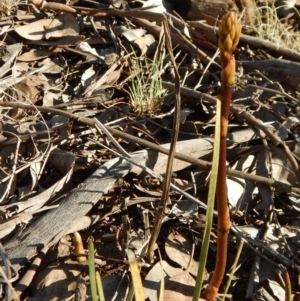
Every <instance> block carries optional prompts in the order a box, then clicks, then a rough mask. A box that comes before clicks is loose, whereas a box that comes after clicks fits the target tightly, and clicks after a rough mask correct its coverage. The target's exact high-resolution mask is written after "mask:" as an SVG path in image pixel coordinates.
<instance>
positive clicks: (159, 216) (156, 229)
mask: <svg viewBox="0 0 300 301" xmlns="http://www.w3.org/2000/svg"><path fill="white" fill-rule="evenodd" d="M163 25H164V26H163V28H164V32H165V35H166V47H167V49H168V52H169V55H170V59H171V61H172V65H173V68H174V73H175V99H176V101H175V112H174V117H173V131H172V140H171V145H170V151H169V156H168V162H167V168H166V173H165V179H164V182H163V192H162V196H161V200H160V202H159V206H158V210H157V212H156V215H155V220H154V224H153V228H152V233H151V236H150V240H149V244H148V250H147V253H146V257H147V258H148V260H149V261H152V260H153V257H154V249H155V244H156V241H157V238H158V235H159V233H160V229H161V224H162V221H163V218H164V214H165V208H166V204H167V201H168V199H169V193H170V184H171V177H172V167H173V161H174V158H175V149H176V143H177V139H178V132H179V124H180V77H179V73H178V69H177V65H176V62H175V58H174V55H173V49H172V41H171V32H170V24H169V22H167V21H166V20H164V22H163Z"/></svg>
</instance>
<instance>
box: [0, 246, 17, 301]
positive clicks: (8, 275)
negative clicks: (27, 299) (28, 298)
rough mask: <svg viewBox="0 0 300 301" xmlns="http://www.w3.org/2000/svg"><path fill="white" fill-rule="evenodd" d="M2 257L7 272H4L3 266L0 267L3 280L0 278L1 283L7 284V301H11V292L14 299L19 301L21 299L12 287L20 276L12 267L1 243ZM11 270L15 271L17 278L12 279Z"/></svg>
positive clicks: (0, 252)
mask: <svg viewBox="0 0 300 301" xmlns="http://www.w3.org/2000/svg"><path fill="white" fill-rule="evenodd" d="M0 257H1V259H2V261H3V263H4V268H5V271H4V270H3V268H2V266H0V275H1V276H2V277H3V279H1V278H0V283H5V284H6V285H7V286H6V298H7V300H10V297H11V292H12V293H13V295H14V298H16V300H19V297H18V295H17V294H16V291H15V289H14V288H13V286H12V285H11V283H12V282H14V281H16V280H17V279H18V278H19V274H18V273H17V272H16V271H15V270H14V268H13V267H12V265H11V263H10V261H9V259H8V257H7V255H6V253H5V250H4V248H3V246H2V244H1V243H0ZM11 269H13V272H14V273H15V276H14V277H13V278H11Z"/></svg>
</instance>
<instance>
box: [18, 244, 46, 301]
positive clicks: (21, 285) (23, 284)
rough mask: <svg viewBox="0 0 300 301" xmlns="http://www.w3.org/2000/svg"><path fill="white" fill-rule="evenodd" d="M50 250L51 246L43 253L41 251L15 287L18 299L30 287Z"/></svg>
mask: <svg viewBox="0 0 300 301" xmlns="http://www.w3.org/2000/svg"><path fill="white" fill-rule="evenodd" d="M48 250H49V246H45V247H44V248H43V249H42V250H41V251H39V254H38V255H37V256H36V257H35V258H34V260H33V262H32V263H31V266H30V268H29V269H28V270H27V272H26V273H25V275H24V276H23V277H22V279H21V280H20V281H19V282H18V284H17V285H16V286H15V292H16V294H17V296H18V297H20V296H21V294H22V293H24V291H25V290H26V289H27V288H28V287H29V286H30V284H31V282H32V280H33V277H34V276H35V275H36V271H37V269H38V268H39V267H40V265H41V262H42V260H43V258H44V257H45V255H46V253H47V252H48Z"/></svg>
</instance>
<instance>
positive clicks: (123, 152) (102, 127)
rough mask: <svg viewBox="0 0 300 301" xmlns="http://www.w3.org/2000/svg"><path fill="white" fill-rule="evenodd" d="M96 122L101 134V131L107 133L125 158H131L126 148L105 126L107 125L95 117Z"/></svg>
mask: <svg viewBox="0 0 300 301" xmlns="http://www.w3.org/2000/svg"><path fill="white" fill-rule="evenodd" d="M93 120H94V122H95V128H96V129H97V130H98V131H99V133H100V134H102V133H101V131H103V132H104V133H105V135H106V136H107V137H108V138H109V139H110V140H111V141H112V143H113V144H114V146H115V147H116V148H117V150H118V151H119V152H120V153H121V154H122V155H123V156H124V158H126V157H128V158H130V157H131V156H130V154H129V153H127V152H126V150H125V149H124V148H123V147H122V146H121V145H120V144H119V143H118V142H117V140H116V139H115V138H114V137H113V136H112V134H111V133H110V132H109V131H108V130H107V129H106V128H105V126H104V125H103V124H102V123H101V122H100V121H99V120H98V119H97V118H94V119H93Z"/></svg>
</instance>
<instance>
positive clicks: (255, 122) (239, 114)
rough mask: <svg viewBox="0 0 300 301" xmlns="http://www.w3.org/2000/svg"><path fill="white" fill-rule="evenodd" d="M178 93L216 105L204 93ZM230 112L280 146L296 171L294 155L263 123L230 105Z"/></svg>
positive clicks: (186, 89) (187, 91) (181, 89)
mask: <svg viewBox="0 0 300 301" xmlns="http://www.w3.org/2000/svg"><path fill="white" fill-rule="evenodd" d="M162 85H163V87H165V88H167V89H169V90H172V89H173V90H174V85H173V84H170V83H167V82H162ZM180 92H181V93H182V94H183V95H187V96H191V97H195V98H200V99H201V98H203V99H205V100H208V101H209V102H210V103H212V104H216V99H215V98H214V97H213V96H210V95H208V94H205V93H201V92H198V91H193V90H191V89H189V88H186V87H181V88H180ZM230 111H231V113H233V114H234V115H235V116H236V117H238V118H239V119H245V120H246V121H247V122H248V123H250V124H252V125H254V126H256V127H257V128H259V129H260V130H262V131H263V132H264V133H265V134H266V136H267V137H268V138H269V139H270V140H271V141H272V143H273V144H274V145H275V146H281V147H283V149H284V151H285V152H286V155H287V157H288V159H289V161H290V162H291V165H292V166H293V168H294V170H295V171H297V170H298V163H297V161H296V159H295V157H294V155H293V154H292V152H291V151H290V149H289V148H288V147H287V145H286V144H285V143H284V142H283V141H282V139H281V138H280V137H279V136H278V135H277V134H276V133H273V132H272V131H270V130H269V129H268V128H266V126H265V125H264V123H263V122H262V121H261V120H259V119H257V118H255V117H254V116H252V115H251V114H250V113H249V112H247V111H245V110H241V109H239V108H238V107H236V106H234V105H231V106H230Z"/></svg>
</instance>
